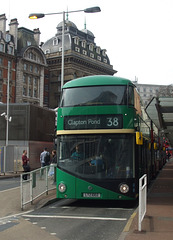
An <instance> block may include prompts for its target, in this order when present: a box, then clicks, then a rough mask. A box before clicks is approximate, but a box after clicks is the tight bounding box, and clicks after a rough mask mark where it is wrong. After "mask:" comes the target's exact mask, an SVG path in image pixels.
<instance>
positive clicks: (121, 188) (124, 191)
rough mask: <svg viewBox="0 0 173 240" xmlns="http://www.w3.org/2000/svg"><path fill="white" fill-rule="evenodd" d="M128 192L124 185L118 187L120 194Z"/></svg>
mask: <svg viewBox="0 0 173 240" xmlns="http://www.w3.org/2000/svg"><path fill="white" fill-rule="evenodd" d="M128 191H129V186H128V185H127V184H125V183H122V184H121V185H120V192H121V193H128Z"/></svg>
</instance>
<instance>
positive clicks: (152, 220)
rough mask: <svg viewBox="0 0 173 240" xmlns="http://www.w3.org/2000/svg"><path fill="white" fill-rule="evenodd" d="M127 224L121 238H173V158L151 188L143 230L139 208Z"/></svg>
mask: <svg viewBox="0 0 173 240" xmlns="http://www.w3.org/2000/svg"><path fill="white" fill-rule="evenodd" d="M127 225H129V228H128V226H126V227H125V229H124V232H123V233H122V236H121V237H122V238H121V239H124V240H146V239H147V240H163V239H164V240H172V239H173V158H172V159H170V160H169V162H167V163H166V164H165V166H164V167H163V169H162V170H161V171H160V172H159V174H158V176H157V178H156V179H155V180H154V181H153V183H152V186H151V188H150V189H149V192H148V194H147V212H146V215H145V217H144V219H143V221H142V231H140V232H139V231H138V209H137V211H136V213H134V214H133V216H132V218H131V219H130V220H129V223H128V224H127ZM119 240H120V239H119Z"/></svg>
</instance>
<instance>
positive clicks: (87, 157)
mask: <svg viewBox="0 0 173 240" xmlns="http://www.w3.org/2000/svg"><path fill="white" fill-rule="evenodd" d="M140 115H141V109H140V99H139V95H138V94H137V91H136V88H135V86H134V84H133V83H132V82H131V81H130V80H128V79H124V78H120V77H114V76H99V75H97V76H88V77H83V78H78V79H75V80H72V81H70V82H67V83H66V84H65V85H64V86H63V91H62V99H61V104H60V107H59V108H58V112H57V153H58V163H57V198H68V199H115V200H133V199H136V197H137V195H138V180H139V177H140V176H141V175H143V174H144V173H146V172H147V169H146V166H147V168H148V169H149V167H150V166H149V165H150V164H148V163H146V161H147V160H146V157H147V151H148V150H147V149H148V147H147V145H146V144H143V140H144V139H143V137H142V133H141V129H140V122H141V121H140V120H139V119H140ZM148 131H149V129H148ZM144 148H145V149H144ZM145 156H146V157H145ZM144 165H145V166H144Z"/></svg>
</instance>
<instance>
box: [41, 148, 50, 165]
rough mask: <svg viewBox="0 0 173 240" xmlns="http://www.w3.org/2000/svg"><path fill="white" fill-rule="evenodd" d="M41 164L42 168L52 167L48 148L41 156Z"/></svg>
mask: <svg viewBox="0 0 173 240" xmlns="http://www.w3.org/2000/svg"><path fill="white" fill-rule="evenodd" d="M40 163H41V167H45V166H48V165H50V153H49V152H48V149H47V147H45V148H44V150H43V152H42V153H41V154H40Z"/></svg>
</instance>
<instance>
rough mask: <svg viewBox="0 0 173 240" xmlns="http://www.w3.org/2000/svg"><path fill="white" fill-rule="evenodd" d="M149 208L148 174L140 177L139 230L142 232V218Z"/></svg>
mask: <svg viewBox="0 0 173 240" xmlns="http://www.w3.org/2000/svg"><path fill="white" fill-rule="evenodd" d="M146 210H147V174H145V175H143V176H142V177H141V178H140V179H139V215H138V231H140V232H141V225H142V220H143V219H144V216H145V213H146Z"/></svg>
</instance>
